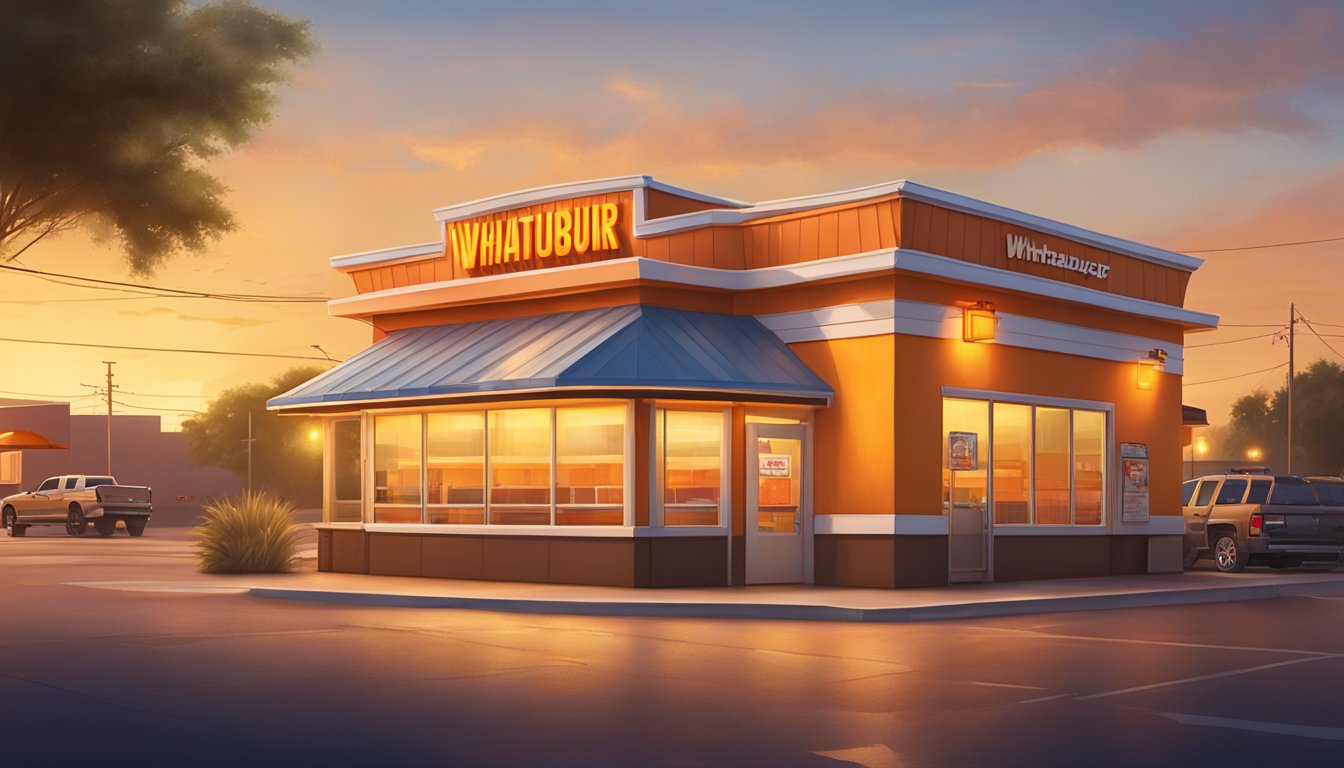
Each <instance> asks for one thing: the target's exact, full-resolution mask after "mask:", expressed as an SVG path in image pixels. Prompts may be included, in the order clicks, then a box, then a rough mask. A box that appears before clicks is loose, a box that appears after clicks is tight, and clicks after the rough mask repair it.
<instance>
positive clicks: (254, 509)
mask: <svg viewBox="0 0 1344 768" xmlns="http://www.w3.org/2000/svg"><path fill="white" fill-rule="evenodd" d="M298 535H299V531H298V527H297V526H296V525H295V524H294V505H293V504H291V503H290V502H288V501H285V500H283V499H281V498H279V497H277V496H274V495H272V494H269V493H266V492H265V491H257V492H255V493H253V492H245V493H243V494H242V495H241V496H238V497H236V498H224V499H219V500H216V501H212V502H211V503H209V504H206V505H205V516H204V518H203V519H202V521H201V524H200V525H199V526H197V527H196V559H197V561H199V562H200V566H201V570H202V571H204V572H206V573H284V572H285V571H287V570H289V561H290V559H291V558H292V557H294V546H295V544H296V543H297V541H298Z"/></svg>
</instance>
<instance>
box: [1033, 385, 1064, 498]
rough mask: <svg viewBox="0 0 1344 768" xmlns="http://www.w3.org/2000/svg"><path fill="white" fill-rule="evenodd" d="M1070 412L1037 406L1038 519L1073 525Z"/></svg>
mask: <svg viewBox="0 0 1344 768" xmlns="http://www.w3.org/2000/svg"><path fill="white" fill-rule="evenodd" d="M1069 434H1070V430H1069V411H1068V409H1067V408H1037V409H1036V522H1037V524H1039V525H1068V524H1069Z"/></svg>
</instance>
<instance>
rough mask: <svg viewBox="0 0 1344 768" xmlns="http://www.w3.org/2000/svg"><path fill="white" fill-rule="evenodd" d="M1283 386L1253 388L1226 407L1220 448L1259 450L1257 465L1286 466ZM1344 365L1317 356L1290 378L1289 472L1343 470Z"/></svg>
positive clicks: (1241, 453) (1238, 453) (1233, 451)
mask: <svg viewBox="0 0 1344 768" xmlns="http://www.w3.org/2000/svg"><path fill="white" fill-rule="evenodd" d="M1287 414H1288V388H1287V387H1286V386H1284V387H1280V388H1279V389H1278V390H1277V391H1276V392H1274V393H1273V394H1272V395H1271V394H1269V393H1266V392H1254V393H1252V394H1249V395H1244V396H1242V397H1240V398H1238V399H1237V401H1236V402H1235V403H1233V405H1232V420H1231V423H1230V424H1229V425H1228V431H1227V439H1226V443H1225V450H1226V452H1227V453H1229V454H1230V455H1232V456H1235V457H1244V456H1246V452H1247V451H1248V450H1249V449H1251V448H1258V449H1260V450H1261V451H1262V452H1263V454H1264V457H1263V458H1262V459H1261V463H1264V464H1268V465H1270V466H1273V467H1275V468H1276V469H1280V470H1282V469H1284V468H1285V467H1286V464H1287V463H1286V461H1285V459H1286V457H1287V440H1288V430H1287V423H1288V422H1287ZM1341 436H1344V368H1341V367H1340V366H1339V365H1337V364H1335V363H1332V362H1329V361H1327V360H1317V361H1316V362H1314V363H1312V364H1311V365H1310V366H1308V367H1307V369H1306V370H1305V371H1301V372H1299V373H1297V374H1296V375H1295V376H1294V377H1293V471H1294V472H1295V473H1297V474H1304V475H1310V474H1329V475H1333V474H1338V473H1339V472H1340V470H1341V468H1344V439H1342V438H1341Z"/></svg>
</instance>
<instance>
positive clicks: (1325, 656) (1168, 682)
mask: <svg viewBox="0 0 1344 768" xmlns="http://www.w3.org/2000/svg"><path fill="white" fill-rule="evenodd" d="M1338 658H1340V655H1339V654H1335V653H1331V654H1321V655H1319V656H1308V657H1306V658H1301V659H1288V660H1287V661H1276V662H1274V663H1273V664H1261V665H1260V666H1258V667H1246V668H1245V669H1230V670H1228V671H1226V672H1214V673H1213V674H1209V675H1199V676H1198V677H1183V678H1181V679H1179V680H1166V681H1163V682H1161V683H1150V684H1149V685H1136V686H1134V687H1133V688H1121V689H1120V690H1118V691H1103V692H1101V693H1093V694H1088V695H1087V696H1077V697H1075V700H1076V701H1091V700H1092V699H1104V698H1106V697H1108V696H1123V695H1124V694H1127V693H1139V692H1140V691H1151V690H1154V689H1156V688H1170V687H1171V686H1173V685H1186V684H1188V683H1198V682H1202V681H1204V680H1217V679H1218V678H1220V677H1235V676H1237V675H1245V674H1249V673H1251V672H1261V671H1263V670H1266V669H1274V668H1275V667H1286V666H1289V665H1290V664H1307V663H1310V662H1313V661H1320V660H1322V659H1338Z"/></svg>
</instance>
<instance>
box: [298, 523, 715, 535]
mask: <svg viewBox="0 0 1344 768" xmlns="http://www.w3.org/2000/svg"><path fill="white" fill-rule="evenodd" d="M313 527H314V528H317V529H319V530H333V531H366V532H368V533H418V534H433V535H443V536H554V537H561V538H594V539H632V538H633V539H670V538H678V539H694V538H707V539H708V538H723V537H724V536H726V535H728V528H727V527H726V526H683V527H673V528H649V527H643V526H638V527H637V526H624V525H555V526H551V525H429V524H427V523H320V524H317V525H315V526H313Z"/></svg>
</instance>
